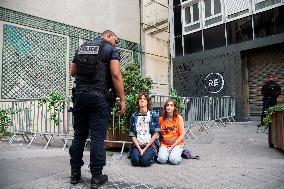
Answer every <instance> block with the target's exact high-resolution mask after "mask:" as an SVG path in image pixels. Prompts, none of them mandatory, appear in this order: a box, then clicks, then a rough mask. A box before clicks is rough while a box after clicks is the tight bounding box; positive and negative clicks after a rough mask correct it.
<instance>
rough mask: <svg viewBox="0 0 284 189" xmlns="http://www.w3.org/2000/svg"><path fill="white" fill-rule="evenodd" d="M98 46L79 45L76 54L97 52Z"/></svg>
mask: <svg viewBox="0 0 284 189" xmlns="http://www.w3.org/2000/svg"><path fill="white" fill-rule="evenodd" d="M99 48H100V47H99V46H85V45H83V46H81V47H80V48H79V50H78V54H98V53H99Z"/></svg>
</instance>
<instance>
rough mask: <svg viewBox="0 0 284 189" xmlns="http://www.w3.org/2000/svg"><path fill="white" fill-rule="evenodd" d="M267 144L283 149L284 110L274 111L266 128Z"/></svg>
mask: <svg viewBox="0 0 284 189" xmlns="http://www.w3.org/2000/svg"><path fill="white" fill-rule="evenodd" d="M268 129H269V130H268V144H269V147H270V148H273V147H274V145H276V146H277V148H280V149H282V150H284V111H278V112H275V113H274V114H273V116H272V121H271V124H270V126H269V128H268Z"/></svg>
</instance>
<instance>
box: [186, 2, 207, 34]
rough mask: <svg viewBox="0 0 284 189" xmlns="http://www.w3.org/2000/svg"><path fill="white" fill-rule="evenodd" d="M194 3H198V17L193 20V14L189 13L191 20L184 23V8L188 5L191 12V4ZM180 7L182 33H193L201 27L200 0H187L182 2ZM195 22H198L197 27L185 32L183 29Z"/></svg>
mask: <svg viewBox="0 0 284 189" xmlns="http://www.w3.org/2000/svg"><path fill="white" fill-rule="evenodd" d="M195 4H197V5H198V18H199V20H197V21H194V22H193V14H191V20H192V22H191V23H189V24H186V22H185V9H186V8H188V7H190V11H191V13H193V5H195ZM181 8H182V13H181V15H182V35H188V34H190V33H194V32H197V31H199V30H201V29H202V6H201V0H189V1H186V2H182V3H181ZM195 24H199V27H198V28H197V29H193V30H190V31H187V32H186V31H185V28H186V27H189V26H193V25H195Z"/></svg>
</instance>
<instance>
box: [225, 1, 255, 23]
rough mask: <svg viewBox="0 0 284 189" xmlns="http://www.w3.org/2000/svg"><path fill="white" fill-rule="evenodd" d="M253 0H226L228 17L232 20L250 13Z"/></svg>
mask: <svg viewBox="0 0 284 189" xmlns="http://www.w3.org/2000/svg"><path fill="white" fill-rule="evenodd" d="M250 1H251V0H225V9H226V19H227V21H232V20H235V19H239V18H243V17H246V16H248V15H250V11H251V3H250Z"/></svg>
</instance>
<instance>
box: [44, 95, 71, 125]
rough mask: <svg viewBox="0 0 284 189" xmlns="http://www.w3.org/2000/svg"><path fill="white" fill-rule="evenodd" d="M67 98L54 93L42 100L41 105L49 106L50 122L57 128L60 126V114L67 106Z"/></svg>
mask: <svg viewBox="0 0 284 189" xmlns="http://www.w3.org/2000/svg"><path fill="white" fill-rule="evenodd" d="M66 100H67V98H66V96H65V95H64V94H60V93H57V92H52V93H50V94H49V95H48V97H47V98H43V99H40V101H39V105H40V106H42V105H44V104H47V106H48V109H47V110H48V111H49V112H50V120H52V121H53V122H54V124H55V125H56V126H59V124H60V122H61V121H60V118H59V112H63V110H64V108H65V105H66Z"/></svg>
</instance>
